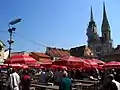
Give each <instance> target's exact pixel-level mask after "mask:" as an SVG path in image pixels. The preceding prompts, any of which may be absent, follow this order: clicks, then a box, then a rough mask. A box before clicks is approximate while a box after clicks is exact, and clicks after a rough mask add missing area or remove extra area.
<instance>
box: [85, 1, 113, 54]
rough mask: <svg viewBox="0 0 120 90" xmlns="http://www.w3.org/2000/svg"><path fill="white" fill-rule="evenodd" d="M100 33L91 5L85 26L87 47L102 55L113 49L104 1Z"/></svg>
mask: <svg viewBox="0 0 120 90" xmlns="http://www.w3.org/2000/svg"><path fill="white" fill-rule="evenodd" d="M101 34H102V36H99V35H98V32H97V25H96V23H95V21H94V18H93V11H92V7H91V16H90V22H89V25H88V27H87V33H86V35H87V37H88V41H87V44H88V47H89V48H90V49H91V50H92V51H93V52H94V53H96V54H97V55H103V54H105V53H109V52H111V51H112V50H113V40H112V38H111V29H110V25H109V22H108V18H107V13H106V9H105V3H103V20H102V25H101Z"/></svg>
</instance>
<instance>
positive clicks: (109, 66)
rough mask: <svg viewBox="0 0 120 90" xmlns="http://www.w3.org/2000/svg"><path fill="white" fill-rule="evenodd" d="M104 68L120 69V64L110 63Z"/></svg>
mask: <svg viewBox="0 0 120 90" xmlns="http://www.w3.org/2000/svg"><path fill="white" fill-rule="evenodd" d="M104 68H120V62H117V61H111V62H108V63H106V64H104Z"/></svg>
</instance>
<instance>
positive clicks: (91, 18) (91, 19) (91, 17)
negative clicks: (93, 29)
mask: <svg viewBox="0 0 120 90" xmlns="http://www.w3.org/2000/svg"><path fill="white" fill-rule="evenodd" d="M90 21H91V22H93V21H94V20H93V11H92V6H91V16H90Z"/></svg>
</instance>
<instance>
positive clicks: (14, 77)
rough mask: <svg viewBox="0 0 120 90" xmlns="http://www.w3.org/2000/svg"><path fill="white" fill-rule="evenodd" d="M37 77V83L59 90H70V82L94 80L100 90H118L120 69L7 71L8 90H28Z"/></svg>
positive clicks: (119, 86) (119, 88) (119, 89)
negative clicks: (50, 85) (50, 84)
mask: <svg viewBox="0 0 120 90" xmlns="http://www.w3.org/2000/svg"><path fill="white" fill-rule="evenodd" d="M33 77H38V79H37V82H38V83H42V84H43V83H44V84H47V83H48V82H51V83H53V84H54V85H58V86H59V90H71V89H72V83H73V82H72V81H73V80H74V79H77V80H79V79H80V80H94V81H100V89H101V90H120V69H104V70H98V69H95V68H93V69H91V70H82V69H71V70H67V69H65V68H64V69H61V68H57V69H45V68H42V69H25V70H23V69H21V70H18V69H14V68H12V69H9V74H8V81H7V82H8V86H7V88H8V90H20V89H22V90H30V83H31V80H33V81H34V78H33Z"/></svg>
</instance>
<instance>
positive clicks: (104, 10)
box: [102, 2, 110, 29]
mask: <svg viewBox="0 0 120 90" xmlns="http://www.w3.org/2000/svg"><path fill="white" fill-rule="evenodd" d="M105 27H107V28H108V29H109V28H110V27H109V22H108V19H107V14H106V9H105V2H103V21H102V29H104V28H105Z"/></svg>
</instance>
